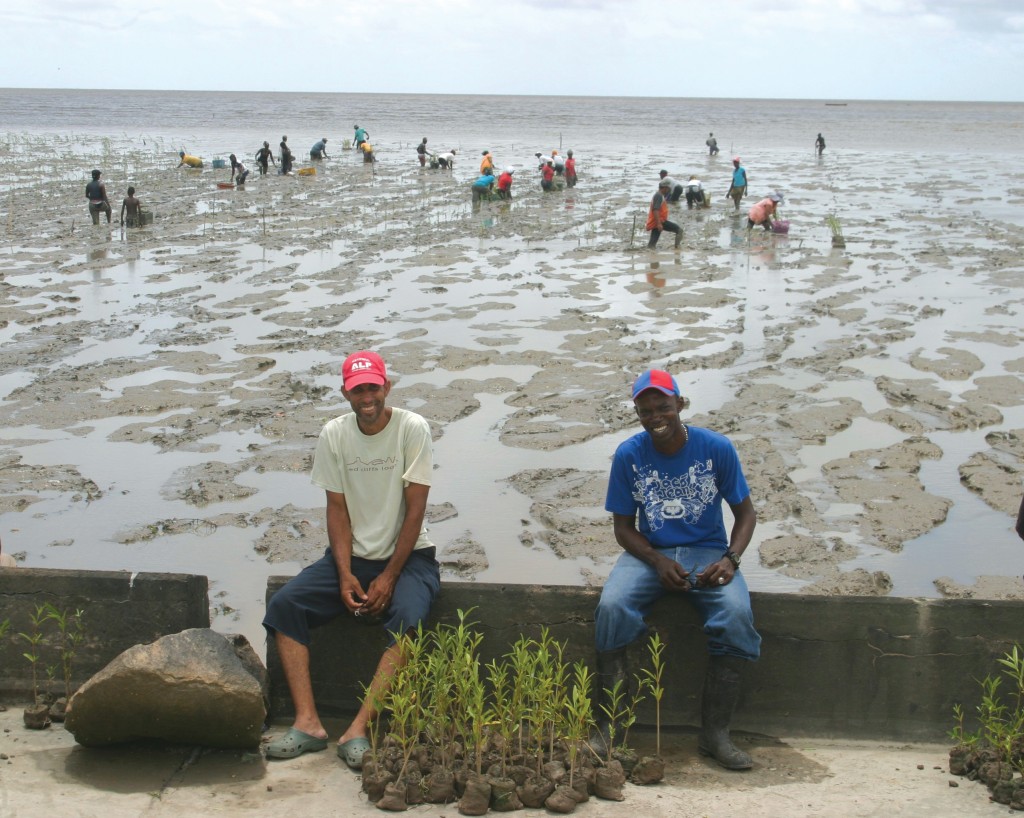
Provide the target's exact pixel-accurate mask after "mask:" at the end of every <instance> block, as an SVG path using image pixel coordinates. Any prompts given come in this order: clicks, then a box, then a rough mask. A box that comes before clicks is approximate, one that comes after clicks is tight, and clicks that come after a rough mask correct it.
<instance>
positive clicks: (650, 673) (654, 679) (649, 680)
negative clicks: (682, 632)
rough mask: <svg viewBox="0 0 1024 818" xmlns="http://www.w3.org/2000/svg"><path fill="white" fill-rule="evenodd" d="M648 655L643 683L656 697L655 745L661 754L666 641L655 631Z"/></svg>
mask: <svg viewBox="0 0 1024 818" xmlns="http://www.w3.org/2000/svg"><path fill="white" fill-rule="evenodd" d="M647 651H648V655H649V656H650V659H651V666H650V667H649V668H644V670H643V672H642V675H643V685H644V686H645V687H646V688H647V689H648V690H649V691H650V693H651V697H652V698H653V699H654V746H655V753H656V755H659V756H660V755H661V699H662V696H664V695H665V688H664V687H663V685H662V683H661V680H662V678H663V676H664V672H665V664H664V662H663V660H662V653H664V651H665V643H664V642H662V641H661V636H660V635H659V634H658V632H657V631H655V632H654V633H653V634H651V639H650V641H649V642H648V643H647Z"/></svg>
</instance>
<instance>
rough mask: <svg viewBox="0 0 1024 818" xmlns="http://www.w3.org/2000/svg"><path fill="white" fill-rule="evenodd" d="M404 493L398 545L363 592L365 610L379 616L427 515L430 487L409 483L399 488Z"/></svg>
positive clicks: (392, 593)
mask: <svg viewBox="0 0 1024 818" xmlns="http://www.w3.org/2000/svg"><path fill="white" fill-rule="evenodd" d="M403 493H404V494H405V519H404V520H402V527H401V529H399V531H398V542H396V543H395V551H394V553H393V554H392V555H391V558H390V559H389V560H388V564H387V567H386V568H385V569H384V570H383V571H382V572H381V573H380V574H379V575H378V577H377V578H376V579H375V580H374V581H373V582H371V583H370V587H369V588H368V589H367V592H366V610H367V612H368V613H370V614H373V615H375V616H376V615H379V614H383V613H384V612H385V611H387V609H388V608H389V607H390V606H391V597H392V596H393V595H394V593H395V585H396V584H397V582H398V575H399V574H401V573H402V569H403V568H404V567H405V563H406V561H407V560H408V559H409V555H410V554H411V553H412V551H413V548H414V547H415V546H416V540H418V539H419V536H420V532H421V531H422V530H423V517H424V515H425V514H426V512H427V495H428V494H429V493H430V486H424V485H423V484H421V483H409V485H407V486H406V487H405V489H403Z"/></svg>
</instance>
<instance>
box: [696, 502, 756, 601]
mask: <svg viewBox="0 0 1024 818" xmlns="http://www.w3.org/2000/svg"><path fill="white" fill-rule="evenodd" d="M729 508H731V509H732V514H733V517H734V518H735V519H734V520H733V524H732V531H731V532H730V533H729V550H730V551H732V552H733V553H735V554H736V555H737V556H741V555H742V554H743V552H744V551H746V550H747V546H748V545H750V540H751V538H752V537H753V536H754V527H755V526H756V525H757V511H755V510H754V504H753V502H752V501H751V499H750V496H749V495H748V496H747V497H745V498H744V499H743V500H741V501H740V502H739V503H736V504H735V505H733V504H732V503H730V504H729ZM735 574H736V568H735V567H734V566H733V564H732V560H730V559H729V558H728V557H724V556H723V557H722V558H721V559H720V560H719V561H718V562H715V563H712V564H711V565H709V566H708V567H707V568H705V569H704V572H703V573H702V574H701V581H702V582H704V583H705V584H707V585H725V584H726V583H728V582H730V581H731V580H732V578H733V576H734V575H735ZM719 579H723V580H725V581H724V582H721V583H720V582H719Z"/></svg>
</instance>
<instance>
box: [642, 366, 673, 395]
mask: <svg viewBox="0 0 1024 818" xmlns="http://www.w3.org/2000/svg"><path fill="white" fill-rule="evenodd" d="M648 389H657V390H658V391H659V392H663V393H664V394H666V395H679V394H680V393H679V384H677V383H676V379H675V378H673V377H672V376H671V375H669V374H668V372H666V371H665V370H663V369H648V370H647V371H646V372H645V373H644V374H643V375H641V376H640V377H639V378H637V379H636V381H635V382H634V384H633V400H636V396H637V395H639V394H640V393H641V392H645V391H646V390H648Z"/></svg>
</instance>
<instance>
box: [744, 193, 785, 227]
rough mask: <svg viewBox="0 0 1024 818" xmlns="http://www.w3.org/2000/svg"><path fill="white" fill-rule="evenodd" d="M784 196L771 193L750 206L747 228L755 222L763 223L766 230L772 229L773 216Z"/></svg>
mask: <svg viewBox="0 0 1024 818" xmlns="http://www.w3.org/2000/svg"><path fill="white" fill-rule="evenodd" d="M781 201H782V196H781V195H780V194H778V193H769V194H768V196H766V197H765V198H764V199H762V200H761V201H759V202H758V203H757V204H756V205H754V206H753V207H752V208H750V212H749V213H748V214H747V230H749V229H750V228H751V227H753V226H754V225H755V224H759V225H761V226H762V227H763V228H764V229H765V230H771V229H772V217H773V216H774V215H775V212H776V210H777V209H778V206H779V203H780V202H781Z"/></svg>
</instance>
